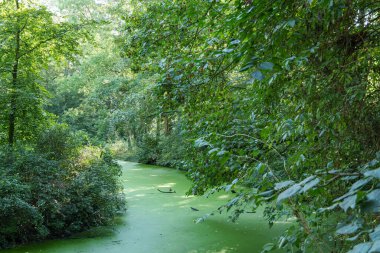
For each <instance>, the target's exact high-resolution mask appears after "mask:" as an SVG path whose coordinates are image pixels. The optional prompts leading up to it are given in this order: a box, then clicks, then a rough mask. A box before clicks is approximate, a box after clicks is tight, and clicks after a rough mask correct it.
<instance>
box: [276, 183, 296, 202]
mask: <svg viewBox="0 0 380 253" xmlns="http://www.w3.org/2000/svg"><path fill="white" fill-rule="evenodd" d="M301 189H302V187H301V186H300V185H299V184H295V185H293V186H292V187H290V188H288V189H286V190H285V191H283V192H282V193H281V194H280V195H278V197H277V204H280V203H281V202H282V201H284V200H286V199H288V198H290V197H293V196H294V195H296V194H297V193H299V191H300V190H301Z"/></svg>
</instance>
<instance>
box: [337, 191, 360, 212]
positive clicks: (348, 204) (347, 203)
mask: <svg viewBox="0 0 380 253" xmlns="http://www.w3.org/2000/svg"><path fill="white" fill-rule="evenodd" d="M356 198H357V194H354V195H352V196H349V197H347V198H345V199H344V200H343V202H342V203H339V206H340V207H341V208H342V209H343V210H344V211H345V212H347V210H348V209H349V208H352V209H354V208H355V206H356Z"/></svg>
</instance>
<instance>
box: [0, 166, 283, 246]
mask: <svg viewBox="0 0 380 253" xmlns="http://www.w3.org/2000/svg"><path fill="white" fill-rule="evenodd" d="M120 164H121V165H122V166H123V178H122V180H123V184H124V185H125V193H126V198H127V202H128V204H127V207H128V210H127V212H126V214H125V215H123V216H122V217H121V218H120V219H119V221H118V225H116V226H112V227H108V228H101V229H99V228H98V229H94V230H93V231H90V232H87V233H83V234H82V235H80V236H76V237H75V238H71V239H62V240H51V241H45V242H41V243H35V244H31V245H25V246H22V247H19V248H15V249H11V250H3V251H1V252H4V253H41V252H42V253H129V252H130V253H229V252H231V253H232V252H234V253H256V252H260V251H261V249H262V246H263V245H264V244H265V243H267V242H270V241H271V240H272V239H273V238H274V237H276V236H278V235H279V234H280V231H281V230H283V229H284V226H286V224H276V225H275V226H274V227H273V228H272V229H269V228H268V224H267V223H266V222H265V221H264V219H263V218H262V216H261V214H260V213H258V214H248V213H247V214H244V215H242V217H241V218H240V219H239V221H238V223H231V222H228V221H227V218H226V217H227V215H215V216H211V217H210V218H209V219H207V220H206V222H203V223H200V224H195V223H194V220H195V219H197V218H199V217H201V216H202V215H204V214H207V213H209V212H211V211H213V210H215V209H216V208H217V207H218V206H220V205H221V204H223V203H225V201H226V200H228V198H229V197H231V196H229V195H227V194H225V193H220V194H218V195H216V196H213V197H211V198H209V199H206V198H205V197H194V196H186V195H185V193H186V191H187V190H188V189H189V187H190V182H189V181H188V180H187V179H186V178H185V176H184V175H183V173H181V172H179V171H176V170H173V169H168V168H162V167H155V166H147V165H141V164H137V163H130V162H120ZM168 188H172V189H173V190H175V191H176V193H171V194H167V193H161V192H159V191H157V189H168ZM191 207H193V208H196V209H199V211H194V210H192V209H191Z"/></svg>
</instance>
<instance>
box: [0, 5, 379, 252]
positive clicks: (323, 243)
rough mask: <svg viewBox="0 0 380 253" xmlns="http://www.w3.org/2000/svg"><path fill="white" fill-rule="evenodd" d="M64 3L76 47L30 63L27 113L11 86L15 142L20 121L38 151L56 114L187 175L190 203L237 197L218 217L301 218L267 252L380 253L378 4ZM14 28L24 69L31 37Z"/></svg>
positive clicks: (105, 141) (116, 148) (98, 138)
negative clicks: (216, 195) (25, 39)
mask: <svg viewBox="0 0 380 253" xmlns="http://www.w3.org/2000/svg"><path fill="white" fill-rule="evenodd" d="M59 3H60V8H63V9H64V10H65V11H64V12H61V13H64V14H65V15H66V20H71V23H69V24H65V26H67V25H70V26H74V27H77V28H75V29H76V30H75V31H76V32H75V33H73V34H71V33H68V34H65V36H63V35H62V38H63V39H61V37H60V40H59V43H58V40H57V42H55V40H54V39H53V40H52V41H49V43H43V45H40V46H41V48H40V49H41V52H39V51H38V50H36V51H35V50H34V49H33V53H30V56H29V55H28V54H27V55H26V56H27V57H28V58H26V56H25V57H24V56H23V57H24V58H25V60H24V61H23V64H24V65H21V66H22V67H24V68H25V69H26V70H25V71H24V72H22V73H23V75H25V77H24V78H35V79H33V80H36V81H35V82H28V85H26V83H25V84H24V83H23V82H21V81H20V82H16V83H17V85H20V87H21V85H24V86H22V87H25V88H23V91H24V92H25V91H28V92H27V93H26V94H28V96H26V97H25V98H23V99H17V98H18V97H20V96H21V95H17V94H16V93H15V92H14V91H16V90H20V89H16V90H15V89H11V88H9V87H11V85H14V81H13V80H14V77H12V75H11V73H14V71H13V72H12V71H9V70H8V72H4V74H2V78H3V80H4V84H6V85H8V86H4V87H3V86H2V88H3V89H5V90H7V91H12V90H13V92H11V93H9V92H8V93H7V92H2V96H4V97H3V98H2V100H1V101H2V102H1V105H2V106H3V107H4V110H3V109H2V110H3V111H4V112H5V113H2V117H3V118H2V120H3V121H2V122H6V123H2V125H1V129H2V130H1V131H2V132H1V134H2V135H0V136H2V138H3V140H6V139H7V138H6V136H7V134H6V133H7V131H8V132H9V130H10V129H12V127H11V126H12V124H11V122H10V121H9V119H11V118H12V117H8V115H10V116H12V115H13V114H12V112H13V111H14V112H17V115H20V116H17V117H19V118H18V119H19V120H20V119H23V120H29V121H27V123H25V124H22V125H20V127H19V128H15V129H16V132H17V131H20V133H19V134H20V135H22V136H23V139H22V140H23V141H25V142H30V143H33V142H35V141H36V140H37V139H36V138H35V137H33V136H34V135H33V134H32V133H30V130H36V131H37V129H44V128H45V125H46V124H45V123H43V122H46V120H45V118H46V117H47V116H49V115H50V116H52V115H56V116H55V117H57V118H56V119H57V120H58V121H59V122H62V123H65V124H68V125H70V127H71V128H72V129H73V130H74V131H77V133H79V134H80V133H82V134H85V135H86V136H88V140H87V141H88V142H90V143H92V144H97V145H100V146H103V147H108V148H109V149H110V150H111V151H112V152H113V153H114V154H116V155H117V156H118V157H120V158H123V159H135V160H138V161H140V162H143V163H149V164H157V165H164V166H169V167H173V168H177V169H181V170H185V171H187V174H188V177H189V178H190V179H191V180H192V181H193V187H192V189H191V190H190V191H189V194H196V195H202V194H212V192H215V191H227V192H233V194H234V195H235V197H234V198H233V199H231V200H230V201H229V202H227V203H226V204H225V205H224V206H221V207H220V208H218V209H217V210H216V211H215V213H217V212H225V211H228V212H230V213H231V219H232V220H236V219H237V218H238V217H239V215H241V214H242V213H243V212H244V211H245V210H246V211H247V210H248V211H255V210H256V209H257V207H259V206H265V212H264V214H265V217H266V219H267V220H268V223H269V224H270V225H273V224H275V222H276V221H278V220H281V219H284V218H286V217H295V218H296V219H297V224H295V225H294V226H292V227H291V228H289V229H288V230H287V231H286V233H284V235H283V236H282V237H280V238H274V240H273V242H268V244H267V245H266V247H265V249H263V252H268V251H270V250H272V249H276V248H285V249H287V250H288V251H289V252H297V251H300V252H348V251H350V252H352V253H355V252H377V251H378V250H379V245H380V243H379V240H380V237H379V236H378V233H379V230H380V227H379V220H378V215H379V212H380V209H379V208H380V202H379V199H380V195H379V194H380V188H379V178H380V169H379V166H380V153H379V151H380V101H379V100H380V84H379V82H380V74H379V73H380V71H379V70H380V45H379V42H380V33H379V29H380V14H379V10H380V5H379V3H378V1H371V0H354V1H352V0H337V1H324V0H321V1H316V0H315V1H290V2H281V1H277V2H273V1H203V0H191V1H155V0H153V1H152V0H150V1H137V0H130V1H126V0H125V1H122V0H120V1H90V0H88V1H87V0H86V1H69V0H65V1H63V0H62V1H59ZM2 8H4V7H2ZM13 9H14V8H13ZM88 10H91V11H88ZM8 13H9V12H6V11H3V15H4V20H6V18H8V19H10V20H11V21H9V22H10V23H9V24H11V23H12V22H13V23H17V24H20V22H16V21H17V19H20V18H22V17H21V16H20V15H21V14H20V15H9V14H8ZM39 15H40V14H35V15H34V16H33V17H41V16H39ZM44 15H45V14H44ZM12 20H13V21H12ZM81 22H82V23H81ZM83 22H84V23H83ZM94 22H95V23H94ZM2 24H4V25H2V26H0V29H4V31H2V33H1V35H0V36H3V34H7V33H10V34H12V36H11V38H12V40H9V43H11V44H9V45H12V46H8V48H6V47H3V46H2V49H0V50H3V51H1V54H2V59H10V60H9V62H10V63H13V65H12V64H8V65H6V64H3V66H2V69H6V68H8V69H9V68H11V67H12V66H13V68H14V67H15V64H14V62H15V61H14V60H13V59H14V56H15V55H17V50H16V51H15V49H16V48H17V34H19V33H18V31H19V30H18V29H13V30H12V29H8V30H7V29H5V28H6V27H7V24H8V23H4V22H3V23H2ZM9 24H8V25H9ZM83 24H89V26H91V29H89V30H91V31H89V30H87V29H86V28H83V27H82V26H83ZM51 25H52V26H53V28H54V29H53V28H51V29H50V28H49V29H50V30H49V29H47V31H48V32H49V31H50V32H51V33H52V34H60V33H59V31H60V29H61V26H63V25H64V23H60V26H59V27H56V26H57V23H56V22H51ZM45 26H46V25H45ZM78 26H80V27H78ZM8 27H12V26H8ZM15 27H18V26H15ZM26 27H27V26H26ZM21 28H22V27H19V29H21ZM65 29H66V28H65ZM69 30H70V29H69ZM77 31H80V32H77ZM12 32H13V33H12ZM37 35H38V33H37ZM43 35H44V36H45V34H43ZM78 36H79V37H78ZM6 38H8V37H6V36H5V37H4V39H2V41H4V42H3V44H4V43H5V44H4V45H7V44H6V43H7V42H8V40H7V39H6ZM33 39H35V37H33ZM78 41H80V43H77V42H78ZM35 43H36V42H31V43H29V44H28V45H24V44H23V45H24V46H29V47H31V48H34V47H33V45H39V44H38V43H37V44H35ZM55 43H56V44H57V45H56V44H55ZM21 44H22V43H21ZM21 44H20V45H21ZM78 44H79V45H78ZM73 45H75V47H74V46H73ZM46 46H49V47H51V50H52V51H51V52H52V53H51V54H49V57H48V56H46V55H45V54H44V52H46V51H43V49H44V48H45V47H46ZM10 48H11V49H13V51H12V50H9V49H10ZM54 50H56V51H54ZM9 52H12V53H9ZM13 52H15V53H13ZM25 52H28V51H25ZM79 52H81V54H82V56H80V55H79ZM37 53H38V54H37ZM3 55H4V57H3ZM21 55H22V54H21ZM37 56H38V57H39V58H32V57H37ZM62 57H64V58H65V59H66V60H65V61H51V58H53V59H62ZM16 58H17V57H16ZM4 62H6V61H4ZM30 62H32V63H33V62H34V63H33V64H26V63H30ZM57 62H64V63H65V66H60V64H56V63H57ZM42 63H43V64H42ZM41 64H42V65H41ZM41 70H43V71H41ZM2 73H3V72H2ZM26 73H28V75H27V74H26ZM6 78H7V79H6ZM12 78H13V79H12ZM28 80H29V79H28ZM32 84H33V85H32ZM47 93H50V94H52V97H51V98H50V99H47V97H46V96H45V94H47ZM23 94H24V93H23ZM30 94H33V96H29V95H30ZM32 98H33V99H35V100H33V101H34V102H33V103H28V101H29V100H27V99H32ZM18 101H20V102H21V103H20V102H18ZM47 101H49V102H47ZM12 105H17V106H16V107H14V106H12ZM30 105H33V106H34V107H28V106H30ZM23 108H24V109H23ZM42 109H43V110H42ZM21 113H23V114H21ZM21 115H22V116H21ZM28 115H33V117H31V116H28ZM37 116H38V117H37ZM53 118H54V116H53ZM44 120H45V121H44ZM33 122H34V123H33ZM30 126H34V127H30ZM23 127H25V129H23ZM8 137H9V136H8ZM10 139H11V138H8V141H9V142H10ZM19 141H20V142H21V139H20V140H19ZM202 220H204V219H203V218H201V219H199V221H202Z"/></svg>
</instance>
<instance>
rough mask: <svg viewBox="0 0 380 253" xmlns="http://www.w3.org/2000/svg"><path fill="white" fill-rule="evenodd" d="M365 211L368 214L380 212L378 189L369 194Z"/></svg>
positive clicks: (364, 207)
mask: <svg viewBox="0 0 380 253" xmlns="http://www.w3.org/2000/svg"><path fill="white" fill-rule="evenodd" d="M363 209H364V211H367V212H379V211H380V190H379V189H376V190H373V191H371V192H370V193H368V194H367V201H365V202H364V203H363Z"/></svg>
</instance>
